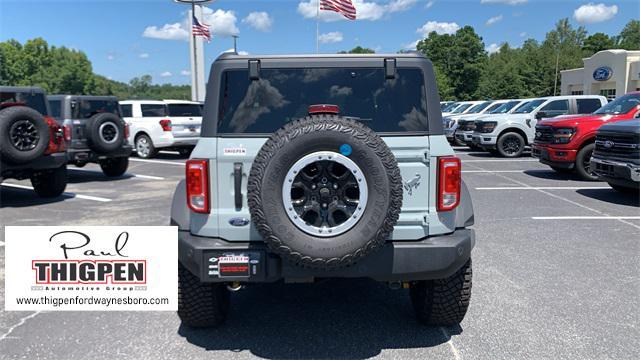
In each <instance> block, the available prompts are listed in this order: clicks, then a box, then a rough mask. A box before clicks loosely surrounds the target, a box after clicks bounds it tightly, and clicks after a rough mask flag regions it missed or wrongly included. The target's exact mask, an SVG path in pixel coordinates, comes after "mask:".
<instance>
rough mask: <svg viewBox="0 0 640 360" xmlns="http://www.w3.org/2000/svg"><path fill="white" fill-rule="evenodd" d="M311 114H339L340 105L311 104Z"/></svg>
mask: <svg viewBox="0 0 640 360" xmlns="http://www.w3.org/2000/svg"><path fill="white" fill-rule="evenodd" d="M308 111H309V115H315V114H335V115H337V114H339V113H340V107H339V106H338V105H332V104H316V105H309V110H308Z"/></svg>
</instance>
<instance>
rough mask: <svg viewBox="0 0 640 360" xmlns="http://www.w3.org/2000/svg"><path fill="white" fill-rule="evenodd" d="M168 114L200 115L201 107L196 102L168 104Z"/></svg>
mask: <svg viewBox="0 0 640 360" xmlns="http://www.w3.org/2000/svg"><path fill="white" fill-rule="evenodd" d="M167 107H168V108H169V115H170V116H202V108H201V107H200V105H198V104H169V105H167Z"/></svg>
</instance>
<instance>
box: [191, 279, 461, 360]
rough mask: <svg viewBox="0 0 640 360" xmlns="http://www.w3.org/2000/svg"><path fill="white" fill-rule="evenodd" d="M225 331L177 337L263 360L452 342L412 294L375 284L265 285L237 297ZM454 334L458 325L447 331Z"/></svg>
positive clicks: (368, 353) (351, 354)
mask: <svg viewBox="0 0 640 360" xmlns="http://www.w3.org/2000/svg"><path fill="white" fill-rule="evenodd" d="M231 303H232V305H231V312H230V314H229V318H228V319H227V323H226V324H225V325H223V326H222V327H221V328H218V329H192V328H188V327H185V326H180V328H179V330H178V334H180V335H181V336H184V337H185V339H186V340H187V341H188V342H189V343H191V344H194V345H196V346H200V347H202V348H204V349H207V350H231V351H242V350H249V351H250V352H251V353H252V354H253V355H255V356H259V357H264V358H281V359H282V358H284V359H309V358H315V359H317V358H367V357H371V356H375V355H378V354H380V352H381V351H382V350H384V349H411V348H424V347H432V346H437V345H440V344H442V343H445V342H447V341H448V340H449V336H445V332H443V331H442V330H441V329H440V328H439V327H427V326H424V325H422V324H419V323H418V322H417V321H416V320H415V318H414V316H413V309H412V308H411V303H410V301H409V294H408V291H407V290H390V289H389V288H388V287H387V286H386V284H382V283H377V282H374V281H371V280H365V279H358V280H345V279H335V280H333V279H332V280H324V281H322V282H318V283H316V284H283V283H276V284H265V285H257V286H254V287H250V288H248V289H246V290H243V291H240V292H238V293H233V294H232V298H231ZM447 332H448V333H449V334H452V335H457V334H460V333H462V328H460V327H459V326H456V327H452V328H447Z"/></svg>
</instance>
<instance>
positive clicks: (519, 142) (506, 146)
mask: <svg viewBox="0 0 640 360" xmlns="http://www.w3.org/2000/svg"><path fill="white" fill-rule="evenodd" d="M524 146H525V142H524V138H523V137H522V135H520V134H518V133H516V132H508V133H505V134H502V135H501V136H500V137H499V138H498V142H497V143H496V148H497V150H498V153H499V154H500V156H502V157H506V158H515V157H519V156H520V155H522V152H523V151H524Z"/></svg>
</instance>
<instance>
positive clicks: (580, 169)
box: [576, 144, 598, 181]
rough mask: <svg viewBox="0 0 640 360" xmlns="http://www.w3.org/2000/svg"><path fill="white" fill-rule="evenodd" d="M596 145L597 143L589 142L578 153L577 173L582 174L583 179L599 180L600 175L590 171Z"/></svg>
mask: <svg viewBox="0 0 640 360" xmlns="http://www.w3.org/2000/svg"><path fill="white" fill-rule="evenodd" d="M595 147H596V145H595V144H589V145H587V146H585V147H583V148H582V149H580V151H578V154H577V155H576V173H578V175H580V177H581V178H582V179H583V180H587V181H597V180H598V176H596V175H593V174H591V171H590V168H591V165H590V161H591V154H592V153H593V149H594V148H595Z"/></svg>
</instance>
